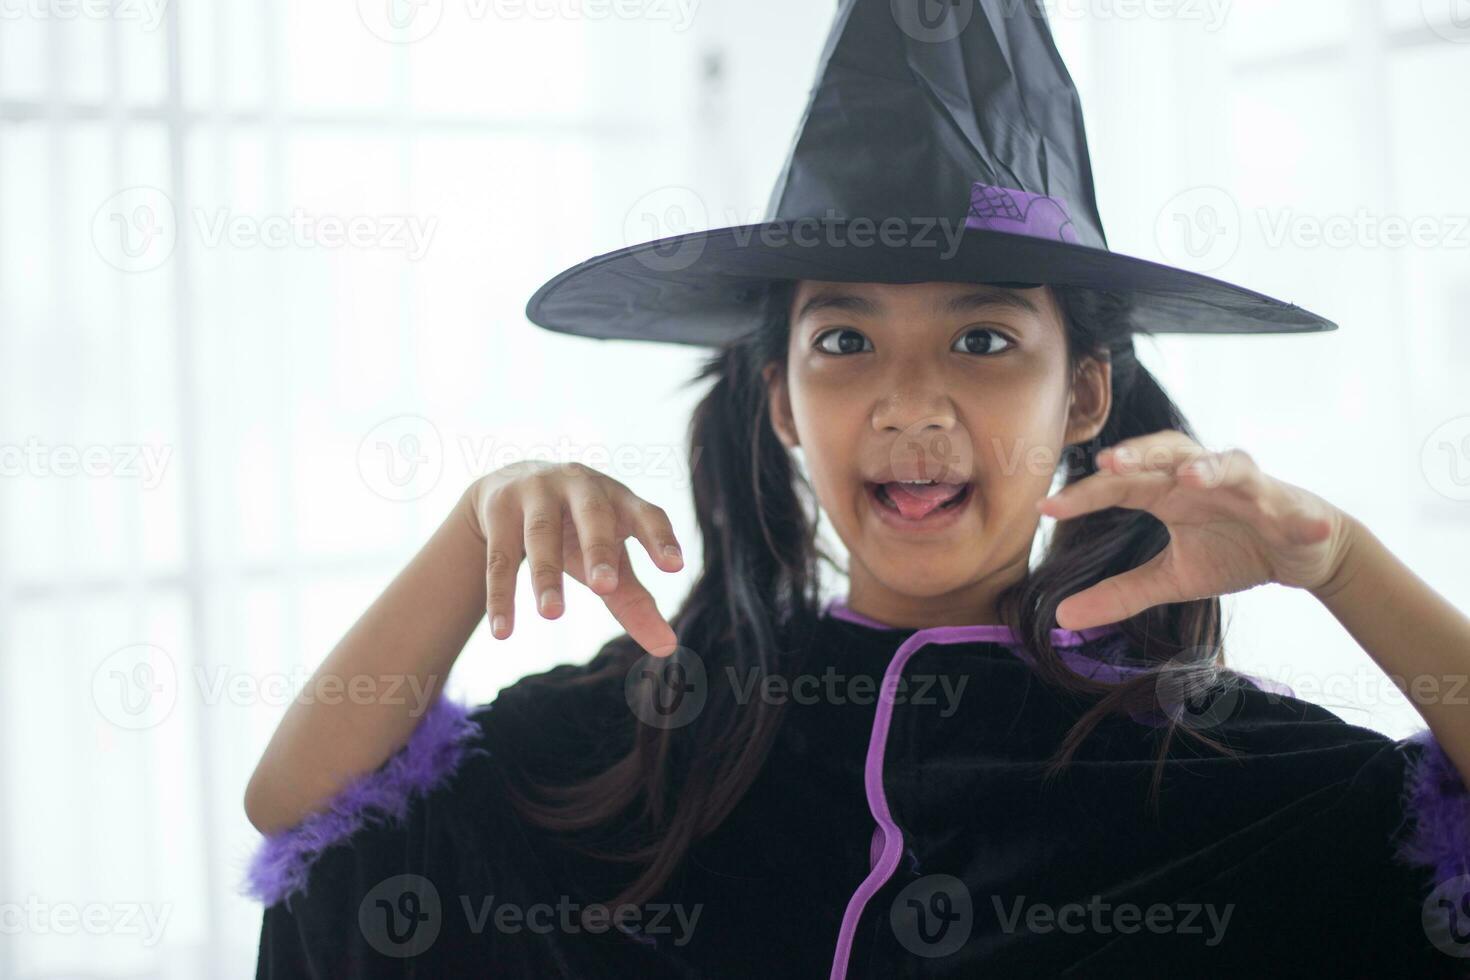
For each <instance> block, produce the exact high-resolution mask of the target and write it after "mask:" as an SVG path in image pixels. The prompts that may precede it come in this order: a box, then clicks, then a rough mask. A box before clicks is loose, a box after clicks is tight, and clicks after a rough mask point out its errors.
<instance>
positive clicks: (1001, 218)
mask: <svg viewBox="0 0 1470 980" xmlns="http://www.w3.org/2000/svg"><path fill="white" fill-rule="evenodd" d="M965 227H966V228H979V229H982V230H984V231H1003V232H1007V233H1008V234H1012V235H1029V236H1030V237H1032V238H1050V239H1052V240H1053V241H1058V242H1071V243H1072V244H1074V245H1075V244H1078V242H1077V231H1076V229H1074V228H1073V227H1072V215H1071V213H1070V212H1069V211H1068V210H1067V204H1066V202H1065V201H1062V200H1061V199H1059V198H1055V197H1048V196H1047V195H1045V194H1032V193H1029V192H1027V191H1022V190H1017V189H1016V188H1014V187H996V186H995V185H993V184H986V183H982V182H981V181H978V180H977V181H975V182H974V183H973V184H971V185H970V213H969V214H967V215H966V216H965Z"/></svg>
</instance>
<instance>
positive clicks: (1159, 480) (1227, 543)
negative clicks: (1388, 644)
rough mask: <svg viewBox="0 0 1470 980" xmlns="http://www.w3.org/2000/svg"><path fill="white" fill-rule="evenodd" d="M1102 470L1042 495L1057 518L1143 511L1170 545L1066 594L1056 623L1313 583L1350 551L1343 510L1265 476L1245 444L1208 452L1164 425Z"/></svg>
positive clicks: (1117, 452) (1071, 625) (1107, 456)
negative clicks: (1275, 584) (1255, 589)
mask: <svg viewBox="0 0 1470 980" xmlns="http://www.w3.org/2000/svg"><path fill="white" fill-rule="evenodd" d="M1097 466H1098V472H1097V473H1093V474H1090V475H1088V476H1087V477H1085V478H1084V479H1082V480H1079V481H1077V482H1076V483H1073V484H1071V485H1070V486H1067V487H1064V488H1063V489H1061V490H1059V491H1058V492H1057V493H1055V494H1053V495H1052V496H1050V497H1046V498H1044V499H1043V500H1040V501H1038V502H1037V509H1038V510H1039V511H1040V512H1041V513H1042V514H1045V515H1048V516H1051V517H1055V518H1056V519H1058V520H1066V519H1068V518H1072V517H1077V516H1079V515H1081V514H1087V513H1090V512H1092V511H1096V510H1102V509H1104V508H1107V507H1128V508H1132V509H1135V510H1146V511H1148V512H1149V513H1150V514H1153V515H1154V516H1155V517H1157V518H1158V519H1159V520H1160V521H1162V522H1163V523H1164V525H1165V527H1167V528H1168V530H1169V543H1168V544H1167V545H1165V546H1164V549H1163V550H1162V551H1160V552H1159V553H1158V554H1157V555H1155V556H1154V557H1153V558H1151V559H1149V560H1148V561H1146V562H1144V563H1143V564H1142V565H1140V566H1138V567H1137V568H1133V569H1129V570H1128V571H1126V572H1123V573H1122V574H1120V575H1114V576H1112V577H1111V578H1106V579H1103V580H1102V581H1101V582H1099V583H1097V584H1096V585H1093V586H1091V587H1089V588H1086V589H1083V590H1082V591H1081V592H1078V593H1075V594H1073V595H1070V596H1068V597H1067V598H1066V599H1064V600H1063V601H1062V603H1061V604H1060V605H1059V606H1058V607H1057V625H1059V626H1061V627H1062V628H1063V629H1074V630H1075V629H1085V628H1087V627H1089V626H1098V625H1102V624H1105V623H1115V622H1118V621H1119V620H1123V619H1127V618H1128V617H1130V616H1133V615H1136V614H1138V613H1140V612H1142V611H1143V610H1145V609H1148V608H1150V607H1152V606H1156V605H1160V604H1162V603H1166V602H1185V601H1188V600H1192V599H1204V598H1208V597H1210V596H1216V595H1224V594H1226V593H1231V592H1241V591H1244V590H1245V589H1249V588H1252V587H1254V586H1257V585H1263V584H1265V583H1268V582H1280V583H1281V584H1283V585H1290V586H1294V587H1297V588H1304V589H1317V588H1320V587H1321V586H1323V585H1324V584H1326V583H1327V582H1328V581H1330V580H1331V579H1332V577H1333V575H1334V574H1335V573H1336V572H1337V570H1338V568H1339V567H1340V565H1341V562H1342V557H1343V555H1344V553H1345V552H1346V549H1347V538H1348V535H1349V533H1350V523H1351V522H1350V521H1349V520H1348V518H1347V515H1346V514H1344V513H1343V512H1342V511H1340V510H1338V509H1337V508H1336V507H1334V506H1333V505H1332V504H1329V503H1328V502H1327V501H1325V500H1323V499H1322V498H1321V497H1318V496H1317V495H1316V494H1313V493H1310V492H1308V491H1306V490H1303V489H1302V488H1301V487H1297V486H1293V485H1292V484H1290V483H1285V482H1283V481H1281V480H1277V479H1275V478H1274V477H1271V476H1268V475H1267V474H1265V473H1264V472H1262V471H1261V469H1260V467H1258V466H1257V465H1256V462H1255V460H1253V459H1252V458H1251V457H1250V455H1249V454H1247V453H1246V452H1244V451H1243V450H1240V449H1231V450H1228V451H1225V452H1220V453H1212V452H1209V451H1207V450H1205V449H1204V448H1203V447H1202V446H1200V444H1199V443H1197V442H1195V441H1194V440H1193V439H1191V438H1190V437H1189V436H1187V435H1185V434H1184V433H1182V432H1179V431H1177V430H1174V429H1164V430H1161V431H1159V432H1153V433H1150V434H1148V435H1145V436H1138V437H1136V438H1133V439H1125V440H1124V441H1122V442H1120V443H1118V444H1117V445H1116V446H1113V447H1111V448H1109V449H1105V450H1103V451H1102V452H1101V453H1099V454H1098V459H1097Z"/></svg>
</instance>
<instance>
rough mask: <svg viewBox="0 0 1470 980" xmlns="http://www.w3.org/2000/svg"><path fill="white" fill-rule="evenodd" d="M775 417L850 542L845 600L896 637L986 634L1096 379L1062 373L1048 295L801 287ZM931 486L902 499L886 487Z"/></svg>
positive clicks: (1099, 412) (1083, 428)
mask: <svg viewBox="0 0 1470 980" xmlns="http://www.w3.org/2000/svg"><path fill="white" fill-rule="evenodd" d="M790 323H791V331H790V339H789V341H788V346H787V367H786V371H785V372H784V374H783V373H782V372H781V371H780V370H779V366H778V365H769V366H768V367H767V369H766V382H767V384H768V386H769V390H770V396H771V417H772V424H773V425H774V427H775V429H776V432H777V434H778V436H779V437H780V439H781V441H782V442H783V443H784V444H785V445H786V446H787V447H788V448H795V447H797V446H800V447H801V449H802V452H803V456H804V458H805V463H806V470H807V474H808V476H809V478H810V479H811V482H812V486H813V489H814V490H815V491H816V494H817V499H818V502H819V503H820V505H821V507H822V509H823V510H824V511H825V512H826V514H827V517H828V520H830V521H831V523H832V526H833V529H834V530H835V531H836V532H837V534H838V535H839V536H840V537H841V538H842V541H843V543H844V544H845V545H846V547H847V550H848V553H849V556H850V561H849V573H850V585H851V588H850V592H849V595H848V599H849V601H850V602H851V604H852V606H853V607H854V608H855V609H858V610H859V611H861V612H864V613H866V614H868V615H870V616H874V617H876V618H878V619H880V620H882V621H884V622H889V623H893V624H894V625H900V626H931V625H953V624H965V623H977V622H994V621H995V619H996V614H995V607H994V598H995V596H996V595H997V594H998V593H999V592H1000V591H1001V590H1003V589H1004V588H1006V587H1007V586H1009V585H1011V584H1012V583H1014V582H1015V581H1017V580H1019V579H1021V578H1023V577H1025V575H1026V573H1027V570H1028V560H1029V557H1030V551H1031V544H1032V539H1033V538H1034V536H1035V533H1036V528H1037V524H1038V522H1039V520H1040V515H1038V514H1037V512H1036V510H1035V502H1036V501H1037V500H1039V499H1041V498H1042V497H1044V496H1046V494H1047V492H1048V491H1049V490H1050V487H1051V482H1052V477H1053V474H1054V473H1055V471H1056V467H1057V463H1058V462H1059V460H1060V458H1061V453H1062V450H1063V449H1064V448H1065V447H1066V446H1067V445H1069V444H1072V443H1077V442H1085V441H1086V440H1088V439H1091V438H1093V437H1094V436H1095V435H1096V434H1097V433H1098V432H1099V431H1100V430H1101V429H1102V427H1103V424H1104V422H1105V421H1106V420H1107V414H1108V409H1109V406H1110V401H1109V390H1110V380H1111V375H1110V370H1109V366H1108V365H1107V364H1106V363H1100V362H1097V361H1093V360H1090V359H1087V360H1084V361H1082V362H1081V366H1080V367H1079V369H1078V372H1077V377H1076V378H1075V379H1074V378H1073V377H1072V376H1071V373H1072V372H1071V370H1070V367H1069V364H1068V352H1067V340H1066V333H1065V328H1064V327H1063V319H1062V312H1061V310H1060V308H1059V307H1058V306H1057V304H1056V301H1055V299H1054V298H1053V296H1052V293H1051V290H1049V289H1048V288H1046V287H1044V286H1038V287H1035V288H1032V289H1008V288H1002V287H998V286H985V285H973V284H967V283H947V282H925V283H910V284H901V285H893V284H884V283H837V282H821V281H812V280H804V281H802V282H801V283H799V284H798V286H797V289H796V294H795V297H794V299H793V301H792V306H791V310H790ZM914 480H934V481H936V485H935V486H933V487H930V488H928V489H924V488H922V487H917V486H916V487H914V488H913V489H911V490H905V489H903V488H902V487H900V486H897V485H896V484H895V481H914Z"/></svg>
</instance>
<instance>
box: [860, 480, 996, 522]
mask: <svg viewBox="0 0 1470 980" xmlns="http://www.w3.org/2000/svg"><path fill="white" fill-rule="evenodd" d="M973 486H974V485H973V484H971V483H939V482H937V481H933V480H929V481H907V480H906V481H895V482H892V483H869V484H868V485H867V487H868V492H869V493H870V494H872V495H873V497H874V499H875V500H877V502H878V504H879V505H880V506H882V507H884V508H886V509H888V510H890V511H893V512H894V513H895V514H897V515H898V516H900V517H902V518H903V519H904V520H907V521H922V520H924V519H925V518H926V517H928V516H929V515H931V514H936V513H942V512H944V511H950V510H955V509H956V508H958V507H961V506H963V504H964V503H965V501H966V500H968V499H969V497H970V494H971V493H972V492H973V491H972V488H973Z"/></svg>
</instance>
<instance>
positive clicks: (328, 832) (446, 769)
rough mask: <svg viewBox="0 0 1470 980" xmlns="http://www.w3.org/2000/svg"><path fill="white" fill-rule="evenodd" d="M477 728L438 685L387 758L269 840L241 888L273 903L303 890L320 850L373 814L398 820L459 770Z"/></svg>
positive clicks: (465, 709)
mask: <svg viewBox="0 0 1470 980" xmlns="http://www.w3.org/2000/svg"><path fill="white" fill-rule="evenodd" d="M478 732H479V726H478V725H477V724H476V723H475V722H474V721H472V720H470V718H469V708H468V707H466V706H465V705H463V704H460V703H458V702H455V701H451V700H449V699H448V698H446V697H444V695H443V693H442V691H441V692H440V693H439V694H437V695H436V696H435V698H434V701H433V703H431V704H430V705H429V708H428V710H427V711H425V712H424V716H423V717H422V718H421V719H419V723H418V726H417V727H416V728H415V729H414V730H413V734H411V735H410V736H409V737H408V741H407V742H406V743H404V745H403V747H402V748H400V749H399V750H398V751H397V752H396V753H394V754H393V755H392V756H391V757H389V759H388V761H386V762H385V763H383V765H381V766H380V767H379V768H377V769H376V770H374V771H373V772H369V773H363V774H362V775H360V776H357V777H356V778H354V779H353V780H352V781H351V782H349V783H348V784H347V785H345V786H343V787H342V788H341V789H339V790H338V791H337V793H336V795H335V796H333V797H332V799H331V801H330V802H329V803H328V804H327V806H326V808H325V809H323V810H319V811H317V812H315V813H312V814H311V815H309V816H308V817H306V818H305V819H304V820H302V821H301V822H300V823H298V824H297V825H296V826H294V827H290V828H287V829H286V830H282V831H279V832H277V833H274V834H270V835H268V836H267V837H266V838H265V839H264V841H263V842H262V843H261V845H260V846H259V848H258V849H257V850H256V852H255V854H254V856H253V857H252V858H251V861H250V866H249V869H248V870H247V871H246V881H245V887H244V893H245V894H247V895H250V896H253V897H254V898H257V899H259V900H260V901H261V902H263V903H265V904H266V905H267V906H270V905H274V904H276V903H277V902H279V901H281V900H282V899H283V898H285V897H286V896H287V895H290V894H291V893H293V892H297V891H304V890H305V889H306V882H307V878H308V876H309V874H310V872H311V866H312V864H313V863H314V862H315V861H316V859H317V857H318V856H320V855H321V853H322V852H323V851H325V850H327V849H328V848H330V847H332V846H333V845H335V844H340V843H342V842H344V841H346V840H347V839H348V838H349V837H351V836H352V835H353V834H355V833H356V832H357V831H358V830H359V829H361V828H362V827H363V826H364V825H365V824H366V823H367V822H368V821H371V820H382V819H383V818H385V817H386V818H388V819H391V820H393V821H401V820H402V819H403V818H404V817H405V816H407V814H408V808H409V803H410V802H411V800H412V799H413V797H414V796H415V795H417V794H422V793H427V792H428V791H429V790H431V789H433V788H435V787H436V786H438V785H440V784H441V783H443V782H444V781H445V780H446V779H448V778H449V776H450V775H452V774H453V773H454V771H455V770H456V769H457V768H458V767H459V763H460V759H461V758H463V756H464V754H465V744H464V743H465V742H467V741H468V740H470V739H471V738H473V737H474V736H475V735H476V734H477V733H478Z"/></svg>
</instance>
